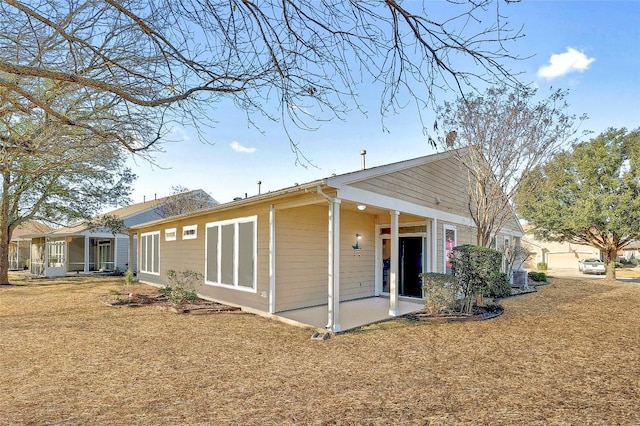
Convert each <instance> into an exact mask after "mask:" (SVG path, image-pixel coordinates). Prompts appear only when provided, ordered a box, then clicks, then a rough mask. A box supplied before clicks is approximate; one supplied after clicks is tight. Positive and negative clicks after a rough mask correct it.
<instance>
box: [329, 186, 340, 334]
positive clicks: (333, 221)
mask: <svg viewBox="0 0 640 426" xmlns="http://www.w3.org/2000/svg"><path fill="white" fill-rule="evenodd" d="M328 263H329V288H328V305H327V312H328V322H327V328H328V329H329V330H331V331H333V332H336V333H337V332H339V331H341V330H342V326H341V325H340V200H339V199H336V198H332V199H330V200H329V262H328Z"/></svg>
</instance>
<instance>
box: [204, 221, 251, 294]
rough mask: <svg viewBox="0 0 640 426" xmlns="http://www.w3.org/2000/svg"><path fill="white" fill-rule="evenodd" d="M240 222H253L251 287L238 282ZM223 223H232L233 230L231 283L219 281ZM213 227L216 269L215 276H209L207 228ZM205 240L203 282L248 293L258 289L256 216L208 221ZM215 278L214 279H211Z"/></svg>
mask: <svg viewBox="0 0 640 426" xmlns="http://www.w3.org/2000/svg"><path fill="white" fill-rule="evenodd" d="M241 223H253V286H252V287H247V286H242V285H239V284H238V268H239V265H238V264H239V262H238V260H239V252H240V248H239V241H240V235H239V232H238V229H239V225H240V224H241ZM225 225H233V226H234V232H233V283H222V282H220V277H221V276H222V261H221V257H222V232H221V229H222V227H223V226H225ZM213 227H217V228H218V241H217V242H216V243H217V244H216V247H217V249H216V252H217V253H216V254H217V266H218V268H217V271H216V275H217V276H216V277H209V276H208V272H209V271H208V266H207V265H208V259H209V253H208V249H207V248H208V247H209V242H208V239H209V232H208V230H209V228H213ZM204 235H205V238H204V239H205V242H204V251H205V255H204V283H205V284H208V285H211V286H215V287H224V288H230V289H234V290H240V291H245V292H248V293H256V292H257V291H258V286H257V282H258V216H247V217H240V218H236V219H230V220H223V221H219V222H210V223H207V224H206V225H205V234H204ZM212 278H215V279H212Z"/></svg>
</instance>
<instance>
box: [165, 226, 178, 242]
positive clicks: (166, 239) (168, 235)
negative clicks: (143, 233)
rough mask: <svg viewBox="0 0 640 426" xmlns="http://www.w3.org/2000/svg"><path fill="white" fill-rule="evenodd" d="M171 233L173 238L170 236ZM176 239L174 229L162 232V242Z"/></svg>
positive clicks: (176, 234)
mask: <svg viewBox="0 0 640 426" xmlns="http://www.w3.org/2000/svg"><path fill="white" fill-rule="evenodd" d="M171 233H173V236H171V235H170V234H171ZM177 239H178V231H177V229H176V228H167V229H165V230H164V240H165V241H175V240H177Z"/></svg>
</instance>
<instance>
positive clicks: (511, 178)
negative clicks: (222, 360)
mask: <svg viewBox="0 0 640 426" xmlns="http://www.w3.org/2000/svg"><path fill="white" fill-rule="evenodd" d="M535 95H536V91H535V90H532V89H528V88H526V87H519V88H515V89H512V88H509V87H507V86H504V85H503V86H497V87H492V88H489V89H488V90H487V91H486V92H485V93H484V94H469V95H467V96H466V97H464V98H462V97H460V98H458V99H457V100H456V101H455V102H446V103H445V104H444V106H443V107H441V108H440V109H439V111H438V117H439V122H440V123H441V126H442V130H443V131H444V134H445V135H446V136H444V137H442V138H441V139H440V143H441V145H442V146H444V147H445V148H446V149H452V148H455V151H453V152H454V153H455V155H456V157H457V158H458V159H459V160H460V162H461V164H462V165H463V167H464V169H465V170H466V173H467V177H468V185H467V202H468V210H469V213H470V215H471V218H472V219H473V221H474V223H475V225H476V227H477V234H476V244H478V245H482V246H485V247H487V246H489V245H490V244H491V242H492V241H493V239H494V238H495V236H496V235H497V234H498V233H499V232H500V230H501V229H502V228H503V227H504V226H505V225H507V223H508V222H509V221H510V220H513V217H514V214H515V211H514V209H513V201H514V199H515V196H516V193H517V192H518V189H519V187H520V182H521V177H522V176H527V175H529V174H530V173H531V171H532V170H534V169H535V168H536V167H538V166H539V165H541V164H543V163H544V162H545V161H547V160H548V159H549V158H551V157H553V155H555V154H556V153H557V152H558V151H559V150H560V149H561V148H562V147H566V146H568V145H569V144H570V143H572V142H574V141H576V140H577V138H578V127H577V125H576V124H579V123H581V122H582V121H583V120H584V119H586V117H585V116H582V117H576V116H575V115H570V114H568V113H567V108H568V105H567V103H566V96H567V92H566V91H560V90H558V91H555V92H554V93H553V94H552V95H551V96H549V97H548V98H545V99H543V100H541V101H535Z"/></svg>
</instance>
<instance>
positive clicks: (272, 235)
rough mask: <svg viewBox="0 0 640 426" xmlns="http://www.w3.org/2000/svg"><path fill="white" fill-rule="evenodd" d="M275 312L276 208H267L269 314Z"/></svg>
mask: <svg viewBox="0 0 640 426" xmlns="http://www.w3.org/2000/svg"><path fill="white" fill-rule="evenodd" d="M275 312H276V208H275V206H274V205H273V204H271V206H270V207H269V313H270V314H273V313H275Z"/></svg>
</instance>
